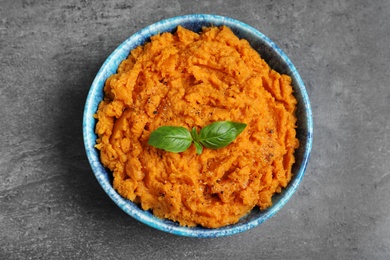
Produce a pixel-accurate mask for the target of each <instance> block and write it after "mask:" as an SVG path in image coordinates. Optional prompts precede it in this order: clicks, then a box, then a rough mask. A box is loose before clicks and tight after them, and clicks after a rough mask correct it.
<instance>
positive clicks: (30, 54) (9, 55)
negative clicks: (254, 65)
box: [0, 0, 390, 259]
mask: <svg viewBox="0 0 390 260" xmlns="http://www.w3.org/2000/svg"><path fill="white" fill-rule="evenodd" d="M188 13H214V14H218V15H225V16H230V17H232V18H235V19H238V20H241V21H243V22H245V23H248V24H249V25H252V26H253V27H255V28H257V29H258V30H260V31H261V32H263V33H264V34H266V35H267V36H268V37H270V38H271V39H272V40H273V41H275V42H276V43H277V44H278V45H279V46H280V47H281V48H282V49H283V50H284V51H285V53H286V54H287V55H288V56H289V57H290V58H291V60H292V61H293V62H294V64H295V65H296V67H297V68H298V70H299V71H300V74H301V76H302V78H303V80H304V81H305V83H306V87H307V90H308V93H309V96H310V98H311V102H312V108H313V114H314V122H315V124H314V130H315V135H314V145H313V152H312V156H311V160H310V163H309V167H308V169H307V173H306V175H305V177H304V180H303V182H302V183H301V186H300V187H299V189H298V191H297V193H295V195H294V196H293V198H292V199H291V200H290V201H289V202H288V203H287V204H286V206H285V207H284V208H283V209H282V210H281V211H280V212H278V213H277V214H276V215H275V216H274V217H272V218H271V219H270V220H268V221H267V222H265V223H264V224H262V225H261V226H259V227H258V228H255V229H253V230H250V231H248V232H245V233H242V234H238V235H235V236H232V237H226V238H218V239H193V238H192V239H191V238H184V237H178V236H174V235H169V234H165V233H163V232H160V231H156V230H153V229H151V228H149V227H147V226H145V225H143V224H140V223H137V222H136V221H135V220H133V219H132V218H130V217H129V216H127V215H126V214H125V213H123V212H122V211H121V210H120V209H119V208H118V207H116V206H115V205H114V204H113V203H112V202H111V201H110V200H109V199H108V197H107V196H106V195H105V194H104V192H103V191H102V189H101V188H100V186H99V185H98V183H97V181H96V180H95V177H94V176H93V174H92V171H91V169H90V167H89V165H88V162H87V159H86V156H85V154H84V148H83V143H82V136H81V121H82V112H83V106H84V101H85V98H86V95H87V92H88V88H89V86H90V84H91V82H92V80H93V78H94V75H95V74H96V72H97V71H98V69H99V67H100V65H101V64H102V62H103V61H104V60H105V58H106V57H107V56H108V55H109V53H110V52H111V51H113V50H114V49H115V48H116V46H117V45H119V44H120V43H121V42H122V41H124V40H125V39H126V38H127V37H129V36H130V35H131V34H132V33H134V32H135V31H137V30H139V29H141V28H143V27H144V26H146V25H149V24H151V23H153V22H155V21H158V20H160V19H163V18H168V17H171V16H176V15H182V14H188ZM389 46H390V2H389V1H388V0H378V1H363V0H356V1H342V0H339V1H309V0H307V1H305V0H299V1H288V0H284V1H271V0H267V1H255V0H251V1H241V2H240V3H237V2H236V1H235V0H231V1H174V0H169V1H157V0H153V1H126V2H125V1H118V0H116V1H108V0H106V1H102V2H97V1H88V0H87V1H85V0H84V1H49V0H44V1H32V0H26V1H20V0H3V1H1V3H0V68H1V70H0V82H1V86H0V112H1V114H0V115H1V122H0V133H1V134H0V174H1V176H0V177H1V178H0V180H1V181H0V259H30V258H31V259H110V258H111V259H185V258H189V259H255V258H256V259H258V258H264V259H390V140H389V135H390V85H389V77H390V66H389V64H390V49H389Z"/></svg>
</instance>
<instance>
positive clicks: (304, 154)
mask: <svg viewBox="0 0 390 260" xmlns="http://www.w3.org/2000/svg"><path fill="white" fill-rule="evenodd" d="M178 25H182V26H183V27H185V28H187V29H191V30H193V31H200V30H201V27H202V26H222V25H226V26H228V27H230V28H231V29H232V30H233V32H234V33H235V34H236V35H237V36H238V37H239V38H245V39H247V40H248V41H249V42H250V43H251V45H252V47H253V48H254V49H255V50H257V51H258V52H259V53H260V55H261V56H262V58H263V59H264V60H266V62H267V63H268V64H269V65H270V66H271V67H272V68H273V69H275V70H276V71H278V72H280V73H284V74H287V75H290V76H291V78H292V85H293V88H294V91H295V96H296V98H297V100H298V108H297V112H296V113H297V118H298V122H297V125H298V128H297V137H298V139H299V140H300V143H301V146H300V148H299V149H298V150H297V151H296V163H295V164H294V166H293V177H292V179H291V181H290V183H289V184H288V186H287V187H286V188H285V189H283V191H282V193H280V194H276V195H274V197H273V206H272V207H270V208H268V209H267V210H264V211H260V210H259V209H257V208H255V209H253V210H252V211H251V212H250V213H249V214H248V215H247V216H244V217H243V218H242V219H241V220H240V221H239V222H238V223H236V224H234V225H230V226H226V227H222V228H217V229H207V228H203V227H194V228H189V227H182V226H179V225H178V224H177V223H176V222H172V221H170V220H163V219H158V218H156V217H155V216H154V215H153V214H152V213H151V212H149V211H144V210H142V209H141V208H140V207H139V206H138V205H136V204H135V203H133V202H131V201H129V200H126V199H124V198H122V197H121V196H120V195H119V194H118V193H117V192H116V191H115V190H114V189H113V187H112V174H111V173H110V172H108V171H107V169H105V168H104V166H103V165H102V164H101V162H100V159H99V153H98V151H97V150H96V149H95V147H94V146H95V142H96V138H97V136H96V134H95V131H94V130H95V125H96V120H95V119H94V118H93V114H95V112H96V110H97V108H98V105H99V103H100V101H101V100H102V99H103V87H104V83H105V81H106V79H107V78H108V77H109V76H110V75H112V74H114V73H116V71H117V68H118V66H119V64H120V63H121V61H123V60H124V59H126V58H127V56H128V55H129V52H130V50H132V49H134V48H135V47H137V46H138V45H141V44H143V43H145V42H146V41H148V40H149V38H150V36H152V35H155V34H158V33H161V32H166V31H171V32H172V31H174V30H175V29H176V27H177V26H178ZM312 135H313V121H312V112H311V107H310V101H309V97H308V95H307V92H306V89H305V86H304V83H303V81H302V79H301V77H300V75H299V73H298V71H297V69H296V68H295V66H294V65H293V64H292V62H291V61H290V59H289V58H288V57H287V56H286V54H284V52H283V51H282V50H281V49H280V48H279V47H278V46H277V45H276V44H275V43H274V42H272V41H271V40H270V39H269V38H268V37H266V36H265V35H264V34H262V33H261V32H259V31H258V30H256V29H254V28H253V27H251V26H249V25H247V24H245V23H243V22H240V21H237V20H235V19H232V18H228V17H223V16H218V15H211V14H191V15H184V16H178V17H173V18H169V19H166V20H162V21H159V22H157V23H154V24H152V25H150V26H147V27H145V28H144V29H142V30H140V31H138V32H136V33H135V34H134V35H132V36H131V37H130V38H128V39H127V40H125V41H124V42H123V43H122V44H121V45H120V46H118V47H117V48H116V49H115V50H114V52H113V53H112V54H111V55H110V56H109V57H108V58H107V59H106V61H105V62H104V63H103V65H102V67H101V68H100V70H99V71H98V73H97V75H96V77H95V79H94V81H93V83H92V85H91V88H90V91H89V93H88V96H87V99H86V104H85V108H84V115H83V139H84V146H85V150H86V154H87V157H88V161H89V163H90V165H91V168H92V170H93V172H94V174H95V177H96V179H97V180H98V182H99V184H100V185H101V186H102V188H103V190H104V191H105V192H106V193H107V195H108V196H109V197H110V198H111V199H112V200H113V201H114V202H115V203H116V204H117V205H118V206H119V207H120V208H121V209H122V210H123V211H124V212H126V213H127V214H129V215H130V216H132V217H133V218H134V219H136V220H138V221H140V222H142V223H144V224H146V225H149V226H150V227H153V228H155V229H158V230H161V231H165V232H168V233H171V234H175V235H180V236H186V237H197V238H206V237H222V236H229V235H233V234H238V233H241V232H244V231H247V230H249V229H251V228H254V227H256V226H258V225H260V224H261V223H263V222H264V221H266V220H267V219H269V218H270V217H272V216H273V215H274V214H275V213H276V212H277V211H279V210H280V209H281V208H282V207H283V206H284V205H285V204H286V202H287V201H288V200H289V199H290V198H291V196H292V195H293V194H294V192H295V191H296V190H297V188H298V186H299V183H300V182H301V180H302V178H303V176H304V173H305V170H306V166H307V164H308V161H309V157H310V152H311V148H312Z"/></svg>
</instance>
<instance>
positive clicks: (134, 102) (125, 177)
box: [96, 26, 299, 228]
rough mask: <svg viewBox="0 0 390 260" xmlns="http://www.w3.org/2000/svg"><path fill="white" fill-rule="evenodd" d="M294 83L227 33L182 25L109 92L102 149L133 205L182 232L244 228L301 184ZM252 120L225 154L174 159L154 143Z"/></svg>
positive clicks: (121, 72) (101, 118) (126, 65)
mask: <svg viewBox="0 0 390 260" xmlns="http://www.w3.org/2000/svg"><path fill="white" fill-rule="evenodd" d="M292 92H293V90H292V87H291V78H290V77H289V76H287V75H281V74H279V73H278V72H276V71H274V70H272V69H271V68H270V67H269V65H267V64H266V62H265V61H264V60H263V59H262V58H261V57H260V56H259V54H258V53H257V52H256V51H255V50H254V49H252V48H251V46H250V44H249V43H248V42H247V41H246V40H244V39H238V38H237V37H236V36H235V35H234V34H233V32H232V31H231V30H230V29H229V28H227V27H209V28H204V29H203V31H202V32H201V33H195V32H192V31H190V30H187V29H185V28H183V27H180V26H179V27H178V28H177V30H176V32H175V33H173V34H172V33H162V34H159V35H156V36H153V37H151V40H150V42H148V43H146V44H145V45H143V46H139V47H137V48H136V49H134V50H132V51H131V53H130V55H129V57H128V59H126V60H125V61H123V62H122V63H121V64H120V66H119V69H118V72H117V74H115V75H112V76H111V77H110V78H109V79H108V80H107V82H106V84H105V87H104V93H105V98H104V100H103V101H102V102H101V103H100V105H99V108H98V111H97V113H96V118H97V125H96V133H97V134H98V139H97V145H96V147H97V149H99V150H100V156H101V161H102V163H103V164H104V165H105V166H106V167H107V168H109V169H110V170H111V171H112V172H113V177H114V179H113V186H114V188H115V189H116V190H117V191H118V192H119V193H120V194H121V195H122V196H123V197H125V198H127V199H129V200H132V201H134V202H135V203H138V204H139V205H140V206H141V207H142V209H144V210H151V211H152V212H153V214H154V215H156V216H157V217H159V218H168V219H171V220H173V221H177V222H179V223H180V225H184V226H196V225H201V226H204V227H208V228H217V227H221V226H225V225H229V224H233V223H236V222H237V221H238V220H239V219H240V218H241V217H242V216H244V215H246V214H247V213H249V212H250V211H251V210H252V209H253V208H254V207H256V206H258V207H260V209H265V208H267V207H269V206H271V205H272V200H271V198H272V196H273V194H274V193H277V192H280V191H281V189H282V188H283V187H286V185H287V184H288V182H289V181H290V179H291V168H292V164H293V163H294V150H295V149H296V148H297V147H298V146H299V142H298V140H297V138H296V132H295V128H296V117H295V116H294V111H295V109H296V103H297V101H296V99H295V98H294V96H293V94H292ZM225 120H229V121H235V122H242V123H246V124H247V127H246V128H245V130H244V131H243V132H242V133H241V134H240V135H239V136H238V137H237V139H236V140H235V141H234V142H233V143H231V144H230V145H228V146H227V147H225V148H221V149H217V150H211V149H204V150H203V153H202V154H200V155H197V153H196V149H195V147H194V145H191V147H190V148H189V149H188V150H186V151H185V152H182V153H171V152H165V151H163V150H160V149H157V148H155V147H152V146H149V145H148V138H149V135H150V133H151V132H152V131H153V130H155V129H156V128H158V127H160V126H164V125H170V126H184V127H186V128H187V129H188V130H191V129H192V128H193V127H194V126H195V127H197V128H198V129H200V128H202V127H204V126H206V125H208V124H211V123H213V122H216V121H225Z"/></svg>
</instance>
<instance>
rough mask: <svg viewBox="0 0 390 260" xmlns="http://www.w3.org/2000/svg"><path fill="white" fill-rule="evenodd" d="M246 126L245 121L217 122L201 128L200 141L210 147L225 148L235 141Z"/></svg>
mask: <svg viewBox="0 0 390 260" xmlns="http://www.w3.org/2000/svg"><path fill="white" fill-rule="evenodd" d="M245 127H246V124H244V123H236V122H231V121H220V122H215V123H212V124H210V125H208V126H206V127H204V128H202V129H201V130H200V133H199V142H200V143H201V144H202V145H204V146H205V147H207V148H209V149H219V148H223V147H225V146H227V145H229V144H230V143H231V142H233V141H234V140H235V139H236V138H237V136H238V135H239V134H240V133H241V132H242V131H243V130H244V129H245Z"/></svg>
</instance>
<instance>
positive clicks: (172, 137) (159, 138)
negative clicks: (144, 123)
mask: <svg viewBox="0 0 390 260" xmlns="http://www.w3.org/2000/svg"><path fill="white" fill-rule="evenodd" d="M191 143H192V137H191V133H190V132H189V131H188V130H187V129H186V128H184V127H181V126H161V127H159V128H157V129H156V130H155V131H153V132H152V133H151V134H150V137H149V140H148V144H149V145H152V146H154V147H156V148H160V149H163V150H165V151H168V152H174V153H180V152H184V151H185V150H187V149H188V147H190V145H191Z"/></svg>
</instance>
